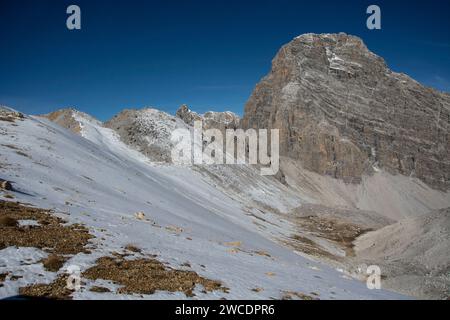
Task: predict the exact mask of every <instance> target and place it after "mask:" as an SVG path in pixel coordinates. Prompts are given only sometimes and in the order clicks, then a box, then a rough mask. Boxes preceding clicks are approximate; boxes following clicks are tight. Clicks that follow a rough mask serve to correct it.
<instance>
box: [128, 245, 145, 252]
mask: <svg viewBox="0 0 450 320" xmlns="http://www.w3.org/2000/svg"><path fill="white" fill-rule="evenodd" d="M125 250H128V251H131V252H135V253H140V252H142V250H141V249H140V248H138V247H137V246H135V245H133V244H128V245H126V246H125Z"/></svg>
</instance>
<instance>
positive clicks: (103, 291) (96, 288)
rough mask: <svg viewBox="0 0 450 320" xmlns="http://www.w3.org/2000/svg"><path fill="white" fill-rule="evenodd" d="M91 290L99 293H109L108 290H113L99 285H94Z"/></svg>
mask: <svg viewBox="0 0 450 320" xmlns="http://www.w3.org/2000/svg"><path fill="white" fill-rule="evenodd" d="M89 291H92V292H97V293H107V292H111V290H109V289H108V288H105V287H98V286H94V287H92V288H90V289H89Z"/></svg>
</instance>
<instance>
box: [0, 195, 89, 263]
mask: <svg viewBox="0 0 450 320" xmlns="http://www.w3.org/2000/svg"><path fill="white" fill-rule="evenodd" d="M17 220H35V221H37V222H38V223H39V226H38V227H32V228H26V227H20V226H18V225H17ZM0 221H3V223H0V249H3V248H6V247H11V246H16V247H35V248H39V249H43V250H45V251H47V252H49V253H54V254H63V255H64V254H77V253H80V252H88V251H87V250H86V249H85V246H86V245H87V244H88V241H89V239H91V238H92V236H91V235H90V234H89V231H88V230H87V229H86V228H85V227H83V226H81V225H70V226H65V225H63V223H65V221H64V220H63V219H61V218H58V217H55V216H53V215H51V214H50V211H48V210H44V209H39V208H32V207H26V206H23V205H21V204H19V203H14V202H7V201H2V200H0ZM14 222H15V223H14Z"/></svg>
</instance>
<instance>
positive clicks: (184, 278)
mask: <svg viewBox="0 0 450 320" xmlns="http://www.w3.org/2000/svg"><path fill="white" fill-rule="evenodd" d="M83 277H85V278H88V279H92V280H97V279H103V280H110V281H113V282H114V283H116V284H119V285H122V287H121V288H120V289H119V290H118V293H122V294H153V293H155V291H158V290H159V291H169V292H183V293H185V294H186V296H188V297H192V296H194V293H193V290H194V288H195V286H196V285H198V284H199V285H202V286H203V287H204V288H205V290H206V291H207V292H209V291H215V290H221V291H223V292H227V290H228V289H227V288H225V287H223V286H222V284H221V283H220V282H219V281H214V280H209V279H206V278H203V277H201V276H199V275H198V274H197V273H196V272H193V271H183V270H175V269H172V268H169V267H166V266H165V265H164V264H162V263H161V262H159V261H158V260H156V259H154V258H145V259H144V258H143V259H137V260H125V259H123V257H102V258H100V259H98V260H97V262H96V265H95V266H94V267H92V268H90V269H88V270H86V271H85V272H84V273H83Z"/></svg>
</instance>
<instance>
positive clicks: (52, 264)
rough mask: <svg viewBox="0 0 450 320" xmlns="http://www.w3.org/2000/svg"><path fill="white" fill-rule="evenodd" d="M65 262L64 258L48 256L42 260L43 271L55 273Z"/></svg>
mask: <svg viewBox="0 0 450 320" xmlns="http://www.w3.org/2000/svg"><path fill="white" fill-rule="evenodd" d="M64 262H66V258H64V257H62V256H58V255H56V254H51V255H49V256H48V257H47V258H46V259H44V260H42V264H43V265H44V268H45V270H47V271H51V272H57V271H58V270H59V269H61V267H62V266H63V265H64Z"/></svg>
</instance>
